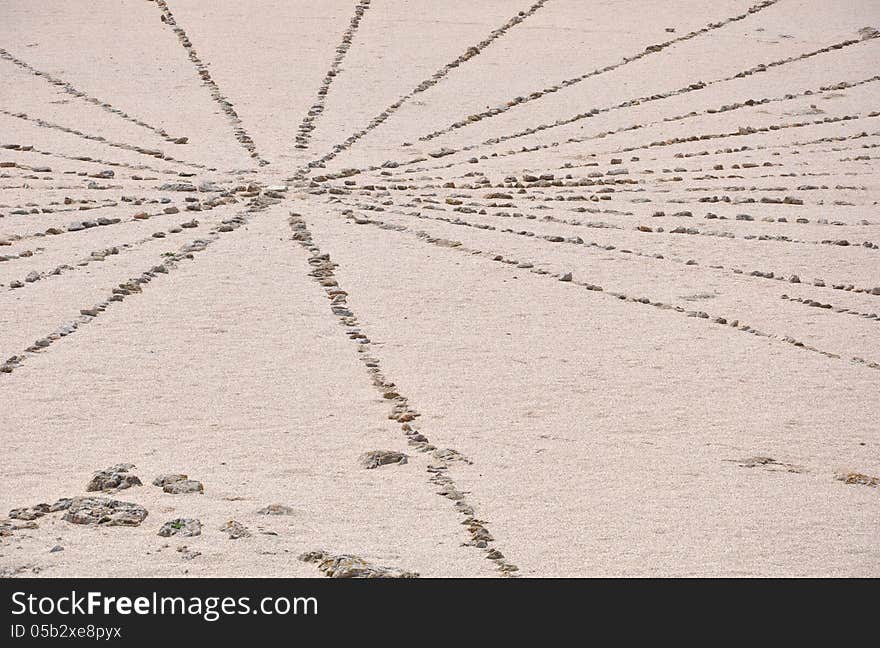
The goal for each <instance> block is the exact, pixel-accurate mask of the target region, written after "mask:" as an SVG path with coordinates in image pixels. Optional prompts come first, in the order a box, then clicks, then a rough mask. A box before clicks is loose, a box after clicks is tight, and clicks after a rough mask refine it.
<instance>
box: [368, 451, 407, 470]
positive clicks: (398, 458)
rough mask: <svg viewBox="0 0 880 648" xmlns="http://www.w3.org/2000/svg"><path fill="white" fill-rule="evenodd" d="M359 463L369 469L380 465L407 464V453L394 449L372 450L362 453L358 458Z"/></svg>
mask: <svg viewBox="0 0 880 648" xmlns="http://www.w3.org/2000/svg"><path fill="white" fill-rule="evenodd" d="M358 463H359V464H360V465H361V466H362V467H364V468H367V469H368V470H369V469H372V468H378V467H379V466H387V465H388V464H405V463H406V455H405V454H403V453H402V452H394V451H393V450H371V451H370V452H365V453H364V454H362V455H361V456H360V458H359V459H358Z"/></svg>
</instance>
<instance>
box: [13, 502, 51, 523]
mask: <svg viewBox="0 0 880 648" xmlns="http://www.w3.org/2000/svg"><path fill="white" fill-rule="evenodd" d="M49 509H50V507H49V505H48V504H36V505H35V506H25V507H22V508H15V509H12V510H11V511H9V517H10V518H11V519H13V520H27V521H29V520H36V519H37V518H41V517H43V516H44V515H46V513H49V512H50V511H49Z"/></svg>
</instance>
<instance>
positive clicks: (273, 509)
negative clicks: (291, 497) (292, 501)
mask: <svg viewBox="0 0 880 648" xmlns="http://www.w3.org/2000/svg"><path fill="white" fill-rule="evenodd" d="M295 512H296V511H294V509H292V508H291V507H289V506H287V505H285V504H269V506H264V507H263V508H261V509H260V510H259V511H257V513H259V514H260V515H293V514H294V513H295Z"/></svg>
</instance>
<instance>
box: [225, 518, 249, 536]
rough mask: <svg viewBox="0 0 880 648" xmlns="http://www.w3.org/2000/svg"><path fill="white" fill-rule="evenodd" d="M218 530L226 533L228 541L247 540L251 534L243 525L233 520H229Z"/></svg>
mask: <svg viewBox="0 0 880 648" xmlns="http://www.w3.org/2000/svg"><path fill="white" fill-rule="evenodd" d="M220 530H221V531H223V532H224V533H226V534H227V535H228V536H229V539H230V540H238V539H239V538H248V537H250V535H251V532H250V531H249V530H248V528H247V527H246V526H245V525H243V524H242V523H241V522H236V521H235V520H229V522H227V523H226V524H224V525H223V526H222V527H220Z"/></svg>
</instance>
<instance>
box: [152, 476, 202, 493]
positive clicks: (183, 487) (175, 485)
mask: <svg viewBox="0 0 880 648" xmlns="http://www.w3.org/2000/svg"><path fill="white" fill-rule="evenodd" d="M162 490H164V491H165V492H166V493H171V494H172V495H182V494H184V493H204V492H205V487H204V486H202V482H200V481H196V480H194V479H181V480H179V481H175V482H171V483H169V484H165V486H163V487H162Z"/></svg>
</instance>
